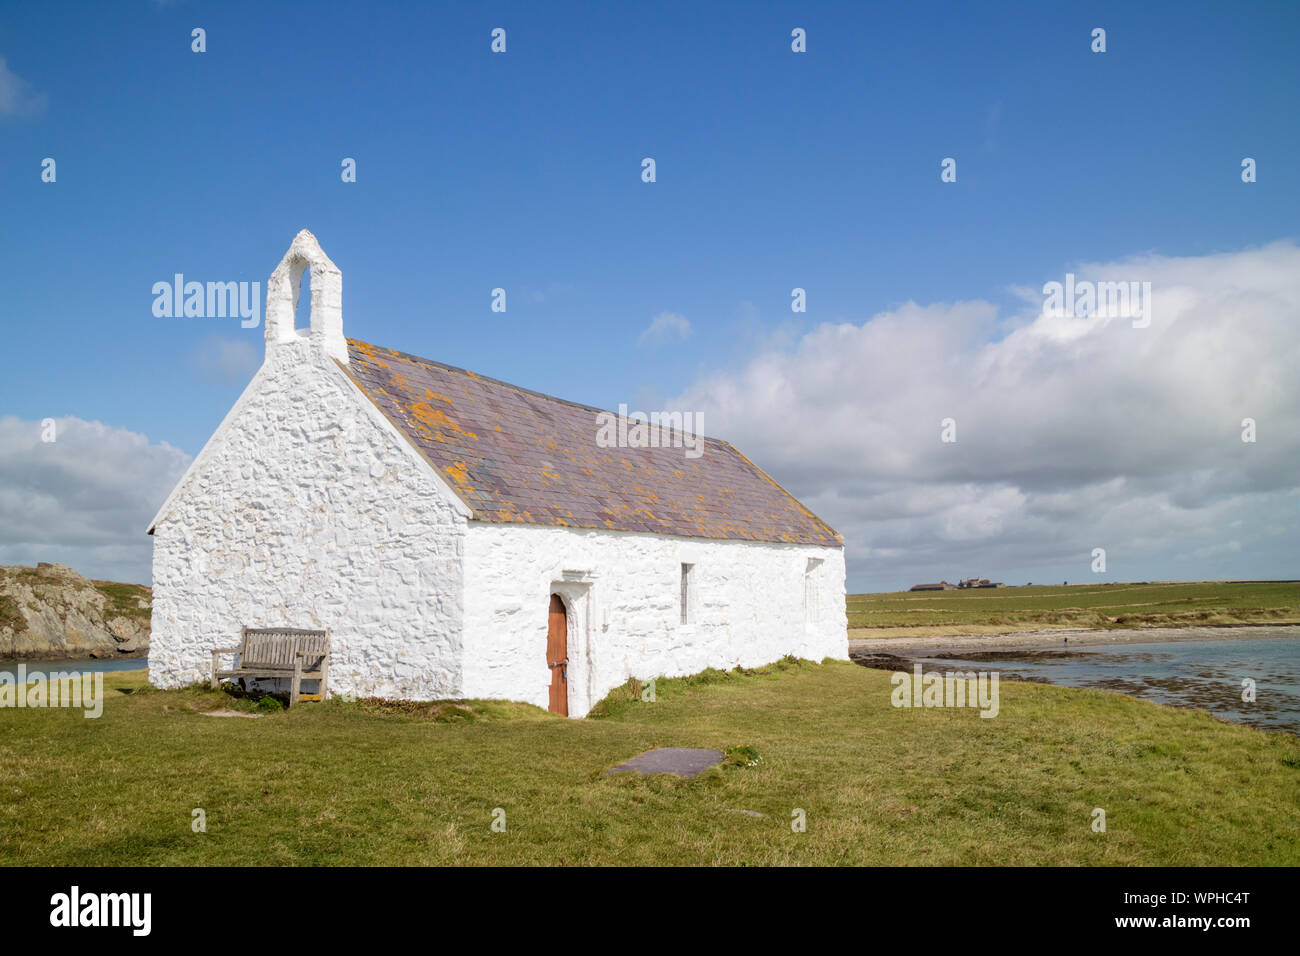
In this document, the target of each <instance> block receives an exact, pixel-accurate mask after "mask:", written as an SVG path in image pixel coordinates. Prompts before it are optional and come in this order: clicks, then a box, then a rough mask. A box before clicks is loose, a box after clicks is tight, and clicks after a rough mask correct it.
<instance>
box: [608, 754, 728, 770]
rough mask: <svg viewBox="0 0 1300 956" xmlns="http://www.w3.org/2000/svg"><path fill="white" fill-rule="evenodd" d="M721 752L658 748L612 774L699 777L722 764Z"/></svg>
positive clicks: (638, 755)
mask: <svg viewBox="0 0 1300 956" xmlns="http://www.w3.org/2000/svg"><path fill="white" fill-rule="evenodd" d="M722 757H723V753H722V751H721V750H696V749H694V748H692V747H656V748H655V749H654V750H647V751H646V752H645V753H643V754H637V755H636V756H635V757H633V758H632V759H631V760H625V761H623V762H622V763H621V764H619V765H618V766H617V767H614V768H613V769H612V770H606V771H605V776H607V777H608V776H609V775H610V774H611V773H647V774H649V773H674V774H676V775H677V776H679V777H697V776H699V775H700V774H702V773H704V771H706V770H708V769H709V768H710V767H713V766H716V765H717V764H720V763H722Z"/></svg>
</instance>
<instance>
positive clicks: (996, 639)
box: [849, 624, 1300, 656]
mask: <svg viewBox="0 0 1300 956" xmlns="http://www.w3.org/2000/svg"><path fill="white" fill-rule="evenodd" d="M1261 628H1263V629H1266V630H1267V631H1268V632H1269V633H1270V634H1282V635H1285V636H1288V637H1297V638H1300V624H1293V625H1279V624H1259V625H1254V624H1242V625H1235V626H1232V627H1141V628H1127V629H1123V630H1119V629H1116V630H1087V629H1075V630H1066V629H1053V630H1038V631H1010V632H1007V633H1004V634H945V635H942V636H938V637H915V638H908V637H877V638H865V639H863V638H858V639H851V640H850V641H849V654H850V655H851V656H858V655H862V654H876V653H888V654H908V653H916V652H918V651H921V652H931V653H948V652H951V651H972V650H979V651H1011V650H1022V649H1029V650H1034V649H1058V648H1061V647H1064V646H1070V647H1075V646H1082V645H1085V644H1155V643H1161V642H1164V641H1230V640H1238V639H1243V638H1252V637H1260V636H1261V633H1260V632H1261Z"/></svg>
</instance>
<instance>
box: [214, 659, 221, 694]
mask: <svg viewBox="0 0 1300 956" xmlns="http://www.w3.org/2000/svg"><path fill="white" fill-rule="evenodd" d="M220 656H221V655H220V654H218V653H217V652H216V651H213V652H212V689H213V690H218V689H219V688H220V687H221V681H219V680H217V671H218V670H220V669H221V664H220V661H219V660H218V658H219V657H220Z"/></svg>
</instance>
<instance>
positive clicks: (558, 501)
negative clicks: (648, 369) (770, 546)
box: [347, 339, 843, 547]
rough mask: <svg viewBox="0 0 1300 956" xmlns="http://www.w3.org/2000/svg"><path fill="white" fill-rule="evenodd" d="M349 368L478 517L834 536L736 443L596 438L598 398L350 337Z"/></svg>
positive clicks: (823, 540) (710, 534)
mask: <svg viewBox="0 0 1300 956" xmlns="http://www.w3.org/2000/svg"><path fill="white" fill-rule="evenodd" d="M348 355H349V360H350V365H349V367H348V368H347V371H348V374H349V375H351V376H352V378H353V380H354V381H355V382H356V383H357V385H358V386H359V387H360V388H361V390H362V391H363V392H364V393H365V394H366V395H367V396H368V397H369V398H370V399H371V401H373V402H374V403H375V404H376V405H377V406H378V407H379V409H380V411H382V412H383V413H384V415H386V416H387V417H388V419H389V420H390V421H391V422H392V423H393V424H394V425H396V426H397V428H398V430H399V431H401V432H403V433H404V434H405V435H406V436H407V437H408V438H409V439H410V440H411V442H412V444H414V445H415V447H416V448H417V449H418V450H419V451H420V452H421V453H422V454H423V455H424V457H425V458H426V459H427V460H428V461H429V462H430V463H431V464H432V465H433V466H434V468H436V469H437V471H438V473H439V474H440V475H441V476H442V477H443V479H444V480H445V481H446V482H447V484H448V485H449V486H450V487H451V488H452V489H453V490H454V491H455V492H456V494H457V495H459V496H460V498H461V499H462V500H463V501H464V503H465V504H466V505H467V506H468V507H469V508H470V510H471V511H472V512H473V516H474V519H475V520H477V521H487V522H495V523H509V522H520V523H524V524H539V525H564V526H568V527H577V528H600V529H614V530H619V531H649V532H655V533H659V534H674V535H685V536H689V537H700V538H722V539H737V538H739V539H748V540H751V541H781V542H790V543H799V544H818V545H827V546H832V547H838V546H840V545H841V544H842V543H843V539H841V538H840V536H839V535H838V534H836V533H835V531H833V530H832V529H831V528H830V527H829V526H828V525H827V524H826V523H825V522H823V521H822V520H821V519H820V518H818V517H817V516H816V515H814V514H813V513H812V512H811V511H809V510H808V509H807V508H805V507H804V506H803V505H801V504H800V503H799V502H798V501H796V500H795V499H794V498H793V497H792V496H791V495H790V494H789V493H787V492H786V491H785V489H783V488H782V487H781V486H780V485H778V484H777V483H776V482H774V481H773V480H772V479H771V478H769V477H768V476H767V475H766V474H764V473H763V471H761V470H760V469H759V468H758V467H756V466H755V465H754V464H753V463H752V462H751V461H750V460H749V459H748V458H746V457H745V456H744V455H742V454H741V453H740V452H739V451H738V450H737V449H736V448H734V447H733V446H731V445H729V444H728V443H726V442H724V441H719V440H718V439H715V438H705V439H703V441H704V447H703V454H702V455H700V456H699V457H698V458H687V457H686V456H685V454H684V451H683V449H682V448H672V447H665V448H602V447H600V446H599V445H598V444H597V443H596V435H597V430H598V422H597V418H596V416H597V414H599V413H600V411H601V410H600V409H596V408H591V407H590V406H587V405H578V404H576V403H574V402H567V401H564V400H563V399H559V398H553V397H551V396H549V395H543V394H541V393H539V392H534V391H530V390H528V389H526V388H520V387H519V386H517V385H509V384H507V383H505V382H499V381H497V380H495V379H491V378H485V377H483V376H481V375H476V374H475V373H473V372H467V371H465V370H464V369H459V368H454V367H452V366H450V365H443V364H441V363H439V362H433V361H430V360H429V359H423V358H419V357H417V356H414V355H407V354H405V353H403V352H394V351H392V350H390V349H384V348H379V347H377V346H374V345H368V344H366V343H365V342H358V341H356V340H355V339H348Z"/></svg>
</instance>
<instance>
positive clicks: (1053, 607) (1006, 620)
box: [847, 581, 1300, 638]
mask: <svg viewBox="0 0 1300 956" xmlns="http://www.w3.org/2000/svg"><path fill="white" fill-rule="evenodd" d="M847 610H848V617H849V628H850V633H849V637H850V638H863V637H928V636H933V635H950V634H989V633H998V632H1006V631H1018V630H1038V629H1051V628H1102V629H1114V628H1137V627H1195V626H1201V627H1207V626H1216V625H1233V624H1264V623H1268V624H1281V623H1293V624H1300V581H1202V582H1190V583H1152V584H1148V583H1141V584H1082V585H1070V586H1068V587H1067V586H1059V587H1039V586H1035V587H1015V588H993V589H975V588H972V589H970V590H964V591H915V592H902V593H900V592H890V593H885V594H851V595H849V597H848V602H847Z"/></svg>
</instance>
